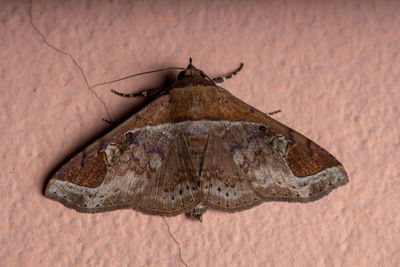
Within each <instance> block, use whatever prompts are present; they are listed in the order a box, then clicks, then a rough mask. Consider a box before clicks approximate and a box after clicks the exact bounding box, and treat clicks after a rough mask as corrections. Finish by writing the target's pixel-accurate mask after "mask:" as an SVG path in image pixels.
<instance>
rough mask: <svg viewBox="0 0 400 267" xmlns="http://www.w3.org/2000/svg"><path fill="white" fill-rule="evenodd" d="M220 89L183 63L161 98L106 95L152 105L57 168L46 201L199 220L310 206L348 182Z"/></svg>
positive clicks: (324, 159) (328, 159) (318, 154)
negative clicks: (284, 205) (280, 205)
mask: <svg viewBox="0 0 400 267" xmlns="http://www.w3.org/2000/svg"><path fill="white" fill-rule="evenodd" d="M241 67H242V65H241V66H240V68H239V69H238V70H236V71H235V72H233V73H231V75H229V76H227V77H225V78H229V77H231V76H233V75H234V74H236V73H237V71H239V70H240V69H241ZM223 80H224V79H223V78H215V79H211V78H209V77H208V76H207V75H206V74H205V73H204V72H203V71H201V70H199V69H197V68H196V67H194V66H193V64H192V62H191V60H190V63H189V65H188V66H187V67H186V69H184V70H183V71H181V72H180V73H179V75H178V78H177V81H176V82H175V83H174V84H173V85H172V86H171V87H169V88H167V89H150V90H147V91H143V92H141V93H139V94H121V93H118V92H116V91H114V92H115V93H116V94H119V95H122V96H128V97H130V96H137V95H147V96H150V97H151V98H152V99H153V100H152V101H151V102H150V103H149V104H148V105H146V106H145V107H144V108H143V109H141V110H140V111H138V112H137V113H136V114H134V115H132V116H131V117H130V118H129V119H127V120H126V121H125V122H123V123H122V124H121V125H119V126H118V127H117V128H115V129H114V130H112V131H111V132H110V133H108V134H107V135H105V136H104V137H102V138H100V139H99V140H97V141H95V142H94V143H92V144H91V145H89V146H88V147H87V148H86V149H84V150H83V151H82V152H81V153H79V154H78V155H76V156H75V157H73V158H72V159H71V160H69V161H68V162H67V163H66V164H65V165H64V166H62V167H61V168H60V169H59V170H58V171H57V172H56V173H55V174H54V175H53V176H52V177H51V179H50V180H49V181H48V184H47V187H46V189H45V195H46V196H47V197H48V198H51V199H54V200H57V201H59V202H61V203H63V204H64V205H65V206H67V207H69V208H73V209H76V210H77V211H80V212H102V211H109V210H115V209H122V208H132V209H135V210H138V211H141V212H144V213H150V214H156V215H165V216H173V215H178V214H181V213H187V214H189V215H191V217H193V218H195V219H199V220H201V219H202V215H203V213H204V212H205V211H206V209H207V207H210V208H214V209H219V210H222V211H229V212H234V211H240V210H244V209H249V208H251V207H253V206H255V205H258V204H260V203H262V202H264V201H289V202H308V201H312V200H316V199H319V198H320V197H322V196H324V195H326V194H328V193H329V192H330V191H331V190H332V189H334V188H336V187H338V186H340V185H344V184H346V183H347V182H348V176H347V174H346V171H345V169H344V168H343V166H342V164H341V163H340V162H339V161H338V160H337V159H336V158H334V157H333V156H332V155H331V154H329V153H328V152H327V151H326V150H324V149H323V148H321V147H320V146H319V145H317V144H316V143H314V142H313V141H311V140H310V139H308V138H307V137H305V136H303V135H301V134H300V133H298V132H296V131H294V130H292V129H291V128H289V127H287V126H285V125H283V124H281V123H279V122H278V121H276V120H274V119H272V118H271V117H270V116H268V115H266V114H264V113H262V112H261V111H258V110H257V109H255V108H253V107H251V106H249V105H247V104H246V103H244V102H242V101H241V100H239V99H238V98H236V97H234V96H233V95H231V94H230V93H229V92H228V91H227V90H225V89H223V88H221V87H219V86H217V85H216V82H221V81H223Z"/></svg>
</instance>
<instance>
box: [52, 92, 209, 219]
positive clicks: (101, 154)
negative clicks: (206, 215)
mask: <svg viewBox="0 0 400 267" xmlns="http://www.w3.org/2000/svg"><path fill="white" fill-rule="evenodd" d="M165 99H168V97H165V98H160V99H157V100H156V102H158V103H157V105H159V106H160V109H154V108H152V109H150V108H148V106H147V107H146V108H144V109H142V110H141V111H140V112H139V113H138V114H137V115H134V116H133V117H134V118H133V119H132V118H131V119H129V120H128V122H125V123H124V124H122V125H121V126H120V127H118V128H116V129H115V130H114V131H112V132H110V133H109V134H108V135H106V136H105V137H103V138H101V139H100V140H98V141H96V142H95V143H93V144H92V145H90V146H89V147H88V148H86V149H85V150H84V151H82V152H81V153H79V154H78V155H77V156H75V157H74V158H72V159H71V160H70V161H69V162H67V164H65V165H64V166H63V167H62V168H61V169H60V170H59V171H57V173H55V175H54V176H53V177H52V178H51V179H50V181H49V182H48V184H47V187H46V191H45V195H46V196H47V197H49V198H52V199H55V200H57V201H60V202H61V203H63V204H65V205H66V206H68V207H71V208H74V209H76V210H78V211H82V212H100V211H106V210H114V209H120V208H136V209H139V210H141V211H144V212H148V213H156V214H166V215H173V214H177V213H180V212H182V211H186V210H189V209H191V207H192V206H195V205H196V204H197V203H198V202H199V201H200V199H201V197H202V194H201V190H200V189H199V188H200V181H199V177H198V174H197V172H196V171H195V170H194V167H193V163H192V162H191V161H190V157H189V156H188V152H187V145H186V144H185V140H184V138H183V137H182V135H181V134H180V132H179V131H180V130H179V129H177V128H176V127H175V126H174V125H173V124H168V125H166V126H165V127H164V128H160V127H157V126H154V127H147V126H144V127H140V126H143V122H146V121H147V122H148V121H149V120H150V119H149V117H152V116H163V115H159V113H160V112H163V109H162V105H163V103H164V101H165ZM160 102H161V103H160ZM152 104H154V102H153V103H152ZM152 104H150V105H152ZM129 125H130V127H129ZM135 125H136V126H138V128H135Z"/></svg>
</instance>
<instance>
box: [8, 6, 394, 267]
mask: <svg viewBox="0 0 400 267" xmlns="http://www.w3.org/2000/svg"><path fill="white" fill-rule="evenodd" d="M0 10H1V11H0V23H1V26H0V72H1V83H0V90H1V98H0V110H1V112H0V143H1V149H0V157H1V159H0V171H1V186H0V244H1V245H0V265H1V266H12V265H19V266H38V265H39V264H40V265H44V266H54V264H55V265H59V266H71V265H72V264H77V265H81V266H82V265H91V266H97V265H106V266H175V265H178V264H179V263H180V261H179V254H178V248H177V245H176V244H175V243H174V241H173V240H172V238H171V237H170V236H169V235H168V230H167V227H166V224H165V223H164V222H163V220H162V218H161V217H157V216H150V215H144V214H141V213H139V212H136V211H132V210H123V211H115V212H108V213H102V214H94V215H90V214H82V213H77V212H75V211H74V210H70V209H67V208H65V207H64V206H63V205H61V204H59V203H58V202H55V201H51V200H48V199H46V198H45V197H44V196H43V195H42V188H43V184H44V183H45V180H46V177H47V176H48V175H49V174H50V172H51V171H52V170H54V168H56V166H57V165H58V164H60V163H61V162H62V161H63V160H64V159H66V158H67V157H68V156H71V154H72V153H74V152H77V150H79V149H80V148H82V146H84V145H85V144H87V143H88V142H90V141H93V140H94V138H95V137H96V136H98V135H99V134H101V133H102V132H103V131H104V130H106V129H108V126H107V125H106V124H105V123H103V122H102V120H101V119H102V118H103V117H105V116H106V115H105V111H104V107H103V105H102V104H101V102H100V101H99V100H98V99H96V98H95V97H94V95H93V93H91V92H90V91H89V90H88V89H87V88H86V85H85V81H84V79H83V76H82V74H81V72H80V70H79V69H78V68H77V67H76V66H75V65H74V64H73V62H72V60H71V58H69V56H66V55H63V54H62V53H61V52H57V51H56V50H55V49H53V48H51V47H49V46H48V45H46V44H45V42H44V41H43V39H42V38H41V36H40V35H39V34H38V33H37V32H36V31H35V30H34V28H33V27H32V25H31V24H30V19H29V1H1V3H0ZM399 14H400V2H398V1H378V0H377V1H350V2H347V1H141V2H140V1H134V2H129V1H86V2H85V1H78V0H73V1H36V0H34V1H33V6H32V15H33V22H34V24H35V25H36V26H37V28H38V29H39V30H40V31H41V32H42V34H43V35H44V36H45V37H46V38H47V40H48V42H49V43H51V44H52V45H54V46H55V47H57V48H59V49H61V50H62V51H65V52H67V53H70V54H71V55H72V56H73V57H74V59H75V60H76V62H77V63H78V64H79V65H80V67H81V68H82V70H83V72H84V73H85V75H86V78H87V80H88V82H89V83H90V84H95V83H99V82H103V81H108V80H112V79H115V78H119V77H122V76H125V75H129V74H133V73H136V72H141V71H146V70H151V69H156V68H160V67H166V66H186V64H187V62H188V57H189V56H191V57H193V60H194V63H195V65H196V66H198V67H199V68H201V69H203V70H204V71H205V72H206V73H208V74H209V75H210V76H217V75H220V74H224V73H226V72H228V71H230V70H232V69H234V68H235V67H237V66H238V64H239V62H241V61H243V62H244V63H245V67H244V69H243V71H242V72H241V73H240V74H239V75H238V76H236V77H235V78H234V79H231V80H229V81H227V82H226V83H225V84H223V87H225V88H226V89H228V90H230V92H232V93H233V94H234V95H235V96H237V97H239V98H241V99H242V100H244V101H246V102H248V103H249V104H251V105H253V106H255V107H256V108H258V109H260V110H262V111H264V112H269V111H273V110H276V109H282V111H283V112H282V113H280V114H277V115H275V118H276V119H277V120H279V121H281V122H283V123H285V124H287V125H288V126H290V127H292V128H294V129H296V130H298V131H300V132H301V133H303V134H305V135H306V136H308V137H309V138H311V139H313V140H315V141H316V142H317V143H318V144H320V145H322V146H323V147H325V148H326V149H327V150H328V151H330V152H331V153H332V154H333V155H335V156H336V157H337V158H338V159H339V160H340V161H341V162H342V163H343V164H344V166H345V167H346V169H347V171H348V174H349V177H350V183H349V184H348V185H346V186H344V187H341V188H339V189H337V190H335V191H333V192H332V193H331V194H329V195H328V196H327V197H325V198H322V199H321V200H318V201H316V202H312V203H308V204H295V203H290V204H289V203H264V204H262V205H260V206H257V207H255V208H253V209H250V210H247V211H243V212H239V213H235V214H225V213H221V212H217V211H210V210H209V211H208V212H207V213H206V214H205V216H204V221H203V223H197V222H192V221H190V220H188V219H187V218H186V217H185V216H183V215H181V216H177V217H171V218H167V221H168V223H169V225H170V228H171V232H172V234H173V235H174V237H175V238H176V239H177V240H178V241H179V242H180V244H181V249H182V258H183V259H184V261H185V262H186V263H187V264H188V265H189V266H224V265H226V264H228V263H233V264H234V265H237V266H249V265H251V266H266V265H267V266H268V265H277V264H279V265H283V266H310V265H317V266H322V265H326V266H354V265H362V266H377V265H385V266H395V265H396V263H397V264H398V263H399V260H400V256H399V255H400V238H399V236H400V231H399V229H400V227H399V221H400V212H399V211H400V210H399V206H400V204H399V203H400V194H399V191H400V183H399V178H400V175H399V174H400V173H399V162H400V159H399V154H400V130H399V128H400V126H399V125H400V119H399V117H400V116H399V102H400V93H399V92H400V90H399V89H400V30H399V29H400V16H399ZM167 74H168V75H172V76H174V75H175V73H174V72H171V73H157V74H153V75H147V76H142V77H139V78H134V79H129V80H125V81H123V82H120V83H116V84H113V85H110V86H103V87H98V88H96V89H95V90H96V93H97V94H98V95H99V97H101V98H102V99H103V101H104V102H105V104H106V106H107V108H108V109H109V111H110V114H111V117H112V118H113V119H118V118H121V117H123V116H124V115H127V114H128V113H130V112H134V111H136V110H137V108H138V106H139V104H140V100H137V99H136V100H132V99H123V98H120V97H118V96H115V95H113V94H111V93H110V92H109V89H110V88H115V89H118V90H120V91H125V92H133V91H139V90H140V89H144V88H149V87H155V86H160V85H161V84H162V83H163V81H164V79H165V77H166V75H167Z"/></svg>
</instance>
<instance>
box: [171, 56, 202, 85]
mask: <svg viewBox="0 0 400 267" xmlns="http://www.w3.org/2000/svg"><path fill="white" fill-rule="evenodd" d="M185 77H190V78H208V77H207V75H206V74H205V73H204V72H203V71H202V70H199V69H198V68H196V67H195V66H193V65H192V58H189V65H187V67H186V69H185V70H183V71H181V72H179V74H178V80H182V79H183V78H185Z"/></svg>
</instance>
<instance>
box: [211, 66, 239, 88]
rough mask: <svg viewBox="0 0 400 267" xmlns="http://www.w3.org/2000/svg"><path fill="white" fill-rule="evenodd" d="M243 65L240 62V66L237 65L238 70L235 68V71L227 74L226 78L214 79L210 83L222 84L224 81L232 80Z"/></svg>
mask: <svg viewBox="0 0 400 267" xmlns="http://www.w3.org/2000/svg"><path fill="white" fill-rule="evenodd" d="M243 65H244V64H243V63H242V62H241V63H240V65H239V68H237V69H236V70H234V71H232V72H231V73H229V74H228V75H226V76H221V77H216V78H214V79H212V81H213V82H215V83H222V82H224V81H225V80H226V79H230V78H232V77H233V76H235V75H236V74H237V73H238V72H239V71H240V70H241V69H242V68H243Z"/></svg>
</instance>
